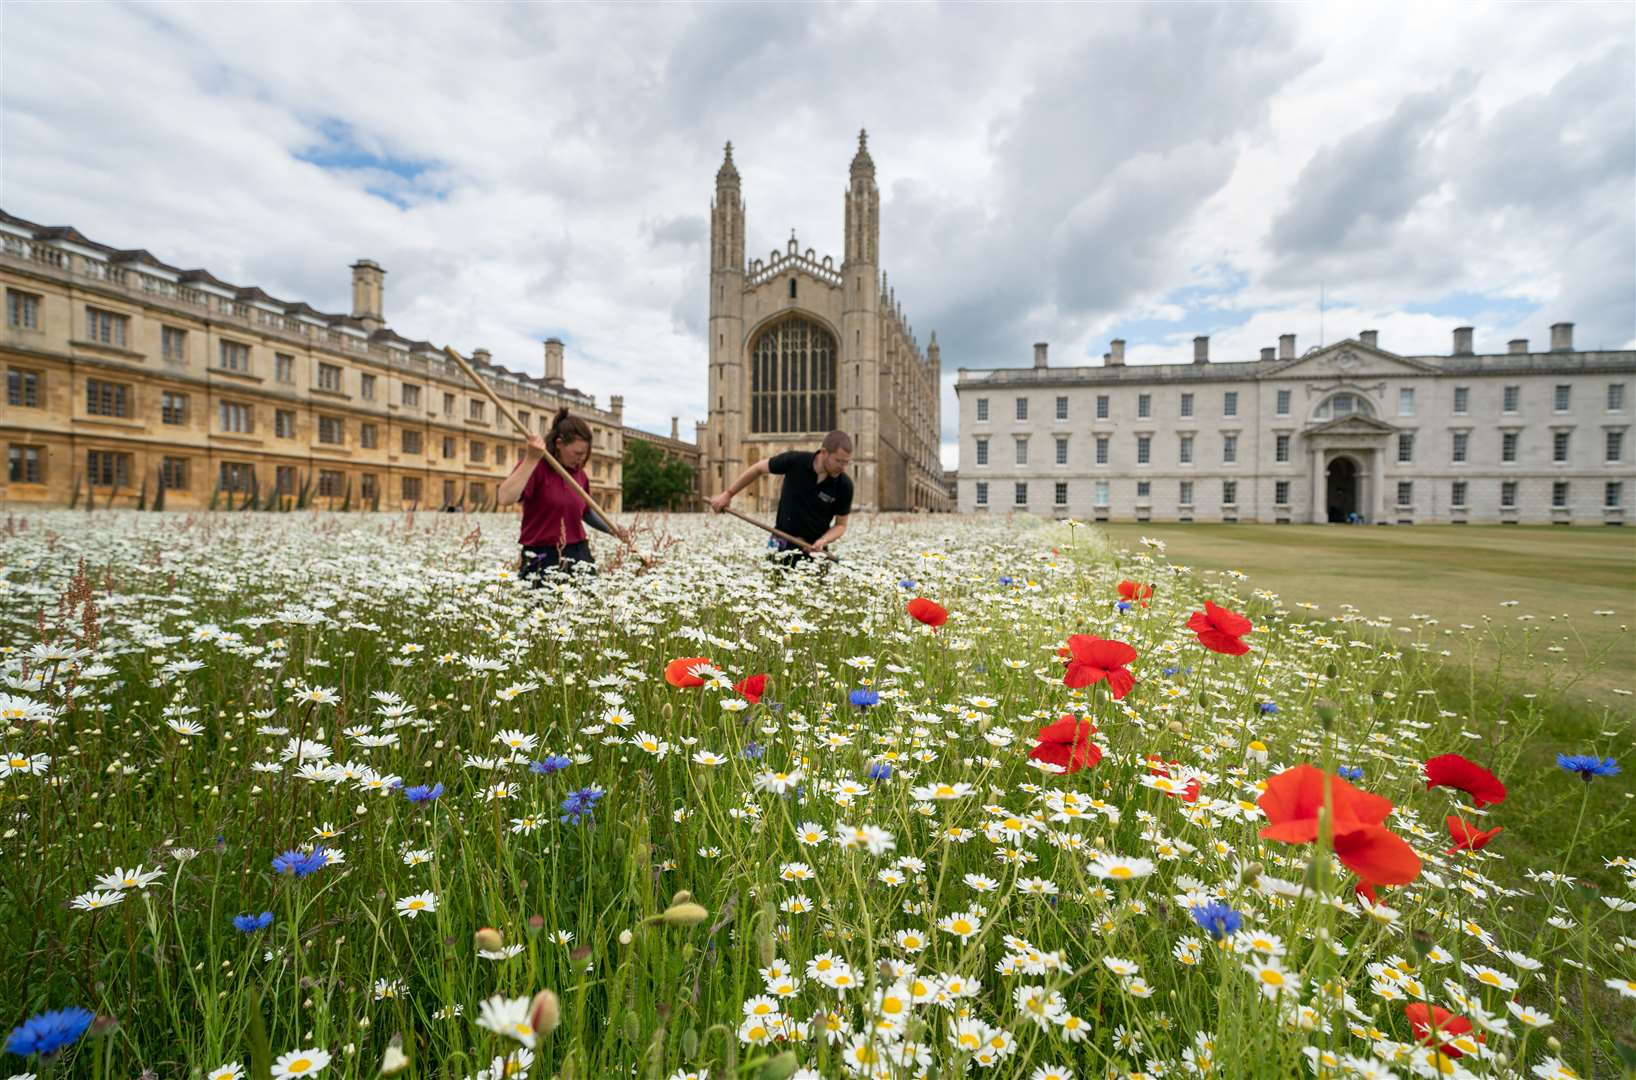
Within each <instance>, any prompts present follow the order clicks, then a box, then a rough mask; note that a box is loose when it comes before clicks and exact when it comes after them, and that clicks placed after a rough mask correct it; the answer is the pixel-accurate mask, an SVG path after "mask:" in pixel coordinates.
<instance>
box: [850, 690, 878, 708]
mask: <svg viewBox="0 0 1636 1080" xmlns="http://www.w3.org/2000/svg"><path fill="white" fill-rule="evenodd" d="M847 699H848V700H849V701H851V702H852V704H854V705H856V706H857V707H858V708H860V709H867V708H869V706H871V705H879V704H880V691H879V690H868V689H862V690H854V691H852V693H850V694H848V695H847Z"/></svg>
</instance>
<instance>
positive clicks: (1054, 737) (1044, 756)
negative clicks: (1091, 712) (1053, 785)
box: [1028, 716, 1102, 773]
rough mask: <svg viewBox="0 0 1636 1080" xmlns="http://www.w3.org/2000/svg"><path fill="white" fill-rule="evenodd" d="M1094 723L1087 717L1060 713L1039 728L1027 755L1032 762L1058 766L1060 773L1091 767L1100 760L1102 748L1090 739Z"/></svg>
mask: <svg viewBox="0 0 1636 1080" xmlns="http://www.w3.org/2000/svg"><path fill="white" fill-rule="evenodd" d="M1095 734H1096V725H1095V724H1092V723H1091V722H1090V721H1089V720H1076V719H1074V717H1072V716H1064V717H1063V718H1062V719H1061V720H1058V721H1057V722H1056V723H1054V724H1050V725H1048V726H1046V727H1043V728H1040V733H1039V739H1038V741H1037V742H1036V743H1035V744H1034V749H1032V750H1030V751H1029V752H1028V756H1029V757H1031V758H1033V759H1034V760H1035V761H1043V762H1046V763H1047V764H1050V765H1059V766H1061V767H1062V769H1063V771H1064V772H1071V773H1072V772H1078V771H1079V770H1080V769H1092V768H1095V767H1096V763H1097V762H1099V761H1101V760H1102V748H1101V747H1100V746H1098V745H1096V744H1095V743H1094V742H1092V741H1091V736H1092V735H1095Z"/></svg>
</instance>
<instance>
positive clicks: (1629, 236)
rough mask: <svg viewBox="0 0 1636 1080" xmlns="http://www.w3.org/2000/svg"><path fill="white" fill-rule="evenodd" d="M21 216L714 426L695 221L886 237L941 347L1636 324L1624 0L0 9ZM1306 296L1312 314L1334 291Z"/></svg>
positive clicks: (1182, 351) (2, 148)
mask: <svg viewBox="0 0 1636 1080" xmlns="http://www.w3.org/2000/svg"><path fill="white" fill-rule="evenodd" d="M0 29H3V33H0V50H3V55H0V60H3V65H4V66H3V69H0V70H3V84H0V108H3V113H0V121H3V128H0V206H3V207H4V208H5V209H6V210H7V211H9V212H11V213H13V214H16V215H18V216H20V217H24V218H27V219H30V220H33V221H38V222H42V223H45V224H53V225H55V224H71V225H74V226H77V227H78V228H79V229H80V230H81V231H82V232H84V233H85V234H86V235H88V236H90V237H91V238H93V239H95V240H99V241H101V242H104V243H108V244H113V245H115V246H120V247H144V248H147V249H148V250H150V251H152V252H153V253H154V254H155V255H156V256H158V257H159V258H160V259H163V260H165V261H167V262H170V263H173V264H179V265H182V266H186V267H193V266H202V267H205V268H207V269H209V270H210V271H212V272H213V273H215V274H216V275H218V276H219V277H222V278H224V279H225V280H228V281H231V282H234V283H236V284H247V285H249V284H254V285H260V286H261V287H263V288H264V289H266V290H267V291H268V292H270V293H272V294H273V295H275V296H278V297H281V298H286V299H291V300H297V299H299V300H305V301H307V302H309V303H311V304H313V305H314V306H316V307H319V308H320V309H323V310H330V311H344V310H347V309H348V307H349V305H350V291H349V275H348V270H347V265H348V263H350V262H352V261H353V260H354V259H356V258H359V257H368V258H373V259H375V260H376V261H378V262H380V263H381V264H382V265H383V266H385V267H386V268H387V270H388V276H387V316H388V320H389V322H390V323H391V325H392V326H393V327H394V328H396V329H397V330H398V331H400V332H401V333H404V334H406V335H408V336H410V337H414V338H427V339H430V340H432V341H434V342H437V343H440V344H441V343H445V342H447V343H449V344H453V345H455V346H456V347H459V348H462V349H463V350H469V349H472V348H475V347H479V346H483V347H487V348H489V349H490V350H492V351H493V353H494V356H495V359H496V360H497V361H499V362H501V363H504V364H506V365H507V366H510V367H513V368H518V369H523V370H530V371H535V372H539V371H540V370H542V357H541V346H540V341H541V339H542V338H545V337H547V336H550V335H552V334H555V335H558V336H560V337H562V338H563V339H564V340H565V341H566V342H567V343H568V361H567V363H568V377H569V381H570V383H572V384H573V385H576V386H578V387H580V388H581V389H584V390H587V391H589V392H591V393H594V394H595V395H597V397H598V398H599V399H601V400H603V401H604V402H605V401H606V398H607V396H608V395H609V394H614V393H623V394H624V395H625V400H626V416H627V419H628V421H629V422H632V423H635V424H636V425H638V426H642V427H647V428H650V429H652V430H658V431H667V430H668V428H669V418H670V416H671V415H673V414H678V413H679V414H680V415H681V416H682V418H683V429H684V431H691V422H692V421H693V420H694V419H702V418H703V417H704V414H705V383H706V379H705V355H706V353H705V346H704V337H703V324H704V321H705V315H706V296H707V290H706V279H707V273H708V257H709V251H708V232H709V205H710V198H711V195H712V192H713V184H714V176H715V171H716V167H717V165H718V164H719V162H720V159H721V147H722V144H723V142H725V141H726V140H728V139H731V140H732V141H733V143H734V146H735V148H736V153H735V157H736V159H737V161H738V164H739V169H740V171H741V172H742V174H743V184H744V197H745V200H746V202H747V204H748V207H749V214H748V219H749V240H750V243H749V245H748V247H749V250H750V253H751V255H752V256H754V255H757V254H762V253H765V252H767V251H768V250H770V249H771V248H773V247H774V246H781V245H782V244H783V242H784V241H786V240H787V239H788V237H789V234H790V230H791V229H792V228H794V229H795V230H797V234H798V236H799V237H800V240H801V244H802V246H803V247H806V246H809V245H810V246H812V247H814V248H816V249H817V250H818V251H819V252H831V253H836V254H837V255H838V254H839V251H840V248H841V228H842V194H843V191H844V189H845V186H846V170H847V164H848V162H849V161H850V159H851V157H852V153H853V150H854V147H855V144H856V135H857V131H858V129H859V128H861V127H867V128H868V129H869V132H870V149H871V152H872V154H873V156H874V159H875V162H876V166H877V170H878V181H879V183H880V186H881V202H882V206H881V222H882V240H881V251H882V261H883V264H884V266H885V268H886V270H887V271H888V272H889V273H890V274H891V278H892V282H893V284H894V285H895V286H896V288H897V294H898V298H899V300H900V301H901V302H902V304H903V307H904V310H905V312H906V314H907V315H908V316H909V318H910V320H911V322H912V324H913V326H914V327H915V330H916V332H917V334H918V335H919V337H920V339H921V341H922V343H924V342H925V340H926V339H927V338H928V336H929V333H930V331H931V330H933V329H936V330H937V332H938V340H939V342H940V343H941V344H942V346H943V362H944V369H945V372H946V375H945V391H944V416H945V418H946V423H945V428H944V432H943V439H944V448H945V449H944V458H945V464H947V465H949V466H952V465H953V464H954V463H955V454H954V453H953V443H954V438H955V428H954V423H953V415H954V408H953V405H954V395H953V391H952V389H951V387H952V384H953V379H954V372H955V369H956V368H957V367H961V366H965V367H973V368H978V367H995V366H1010V365H1027V364H1029V363H1031V345H1032V343H1033V342H1035V341H1049V342H1050V343H1051V350H1052V352H1051V356H1052V361H1053V363H1055V364H1062V365H1067V364H1076V363H1096V362H1099V360H1100V357H1101V355H1102V353H1103V352H1104V351H1106V349H1107V342H1108V340H1109V339H1110V338H1113V337H1123V338H1125V339H1126V340H1127V341H1128V342H1129V343H1130V344H1129V347H1128V354H1129V357H1130V359H1131V360H1132V361H1133V362H1154V361H1162V360H1166V359H1169V360H1183V359H1190V358H1191V353H1192V346H1191V340H1192V338H1193V336H1194V335H1195V334H1209V335H1211V337H1212V343H1211V353H1212V356H1213V357H1214V358H1216V359H1221V360H1227V359H1235V360H1237V359H1252V358H1254V357H1255V356H1256V355H1257V352H1258V350H1259V349H1260V347H1261V346H1263V345H1270V344H1274V343H1275V342H1276V340H1277V336H1278V335H1279V334H1280V333H1295V334H1297V335H1298V336H1299V345H1300V348H1302V349H1305V348H1307V347H1309V346H1310V345H1313V344H1317V343H1318V342H1319V340H1320V337H1321V338H1322V339H1324V340H1329V341H1333V340H1336V339H1338V338H1341V337H1348V336H1352V335H1355V334H1356V332H1357V331H1358V330H1360V329H1364V328H1375V329H1378V330H1379V331H1380V343H1381V345H1382V346H1383V347H1385V348H1388V349H1392V350H1394V351H1398V352H1405V353H1416V352H1442V353H1446V352H1448V351H1449V336H1450V334H1449V332H1450V330H1451V329H1452V328H1453V327H1455V326H1457V325H1462V324H1469V325H1472V326H1475V327H1476V328H1477V335H1476V337H1477V348H1478V350H1479V351H1504V349H1505V342H1506V341H1507V340H1508V339H1510V338H1512V337H1527V338H1530V339H1531V340H1532V341H1534V342H1536V343H1541V342H1544V341H1546V340H1548V327H1549V326H1550V324H1551V323H1554V322H1558V321H1571V322H1574V323H1576V324H1577V330H1576V337H1577V344H1578V345H1579V347H1580V348H1597V347H1607V348H1616V347H1624V348H1631V347H1636V29H1633V20H1632V19H1631V16H1630V8H1629V6H1628V5H1627V4H1624V3H1607V4H1597V3H1576V4H1550V3H1546V4H1538V5H1516V4H1511V5H1504V6H1498V5H1496V6H1486V5H1476V4H1444V3H1438V2H1426V0H1419V2H1415V3H1408V4H1402V5H1393V4H1388V5H1382V4H1379V3H1369V4H1359V5H1356V6H1351V5H1347V4H1344V3H1324V4H1311V5H1273V4H1266V5H1255V4H1235V5H1223V6H1209V5H1202V4H1149V5H1142V4H1129V5H1114V4H1109V5H1102V6H1090V5H1078V4H1075V5H1066V4H1065V5H1052V6H1046V5H1040V6H1028V5H1023V4H1011V5H1005V6H998V5H996V6H981V5H960V6H937V5H910V4H868V5H859V6H827V5H826V6H818V5H801V4H786V5H772V4H745V5H734V4H726V3H722V4H712V5H708V6H698V7H687V6H683V5H678V4H664V5H656V6H634V5H625V6H545V5H499V4H493V5H490V4H480V3H467V4H461V5H454V4H449V5H437V4H415V5H403V6H393V5H388V4H369V5H356V6H345V5H322V6H319V5H314V6H307V5H297V4H267V5H256V4H237V5H231V6H229V5H219V4H183V5H178V6H167V5H151V4H143V5H107V6H97V5H92V4H28V3H8V4H6V5H5V7H4V10H3V13H0ZM1320 291H1321V292H1322V295H1323V297H1324V305H1323V307H1324V311H1323V312H1322V314H1321V315H1320V303H1319V300H1320Z"/></svg>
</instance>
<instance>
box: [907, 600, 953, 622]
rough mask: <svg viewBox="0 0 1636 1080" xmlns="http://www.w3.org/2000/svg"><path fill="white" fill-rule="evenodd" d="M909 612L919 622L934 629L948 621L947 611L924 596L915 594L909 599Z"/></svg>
mask: <svg viewBox="0 0 1636 1080" xmlns="http://www.w3.org/2000/svg"><path fill="white" fill-rule="evenodd" d="M908 610H909V614H910V615H912V616H914V618H915V619H917V620H918V621H920V622H923V623H925V624H926V625H927V626H929V627H931V628H932V629H933V630H936V629H937V628H938V627H939V626H942V625H943V624H944V623H946V622H948V621H949V613H948V610H947V609H946V608H944V607H943V605H942V604H936V603H933V602H932V601H930V600H928V599H926V598H925V597H924V596H917V597H915V598H914V599H913V600H911V601H909V609H908Z"/></svg>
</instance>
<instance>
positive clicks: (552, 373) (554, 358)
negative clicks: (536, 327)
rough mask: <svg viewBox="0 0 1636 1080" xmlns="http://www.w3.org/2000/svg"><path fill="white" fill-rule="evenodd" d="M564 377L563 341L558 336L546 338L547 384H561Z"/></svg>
mask: <svg viewBox="0 0 1636 1080" xmlns="http://www.w3.org/2000/svg"><path fill="white" fill-rule="evenodd" d="M562 383H563V379H562V342H560V341H558V340H557V339H556V338H554V337H552V338H546V339H545V384H546V385H547V386H561V385H562Z"/></svg>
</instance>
